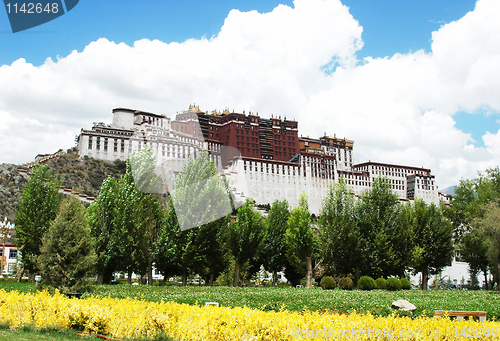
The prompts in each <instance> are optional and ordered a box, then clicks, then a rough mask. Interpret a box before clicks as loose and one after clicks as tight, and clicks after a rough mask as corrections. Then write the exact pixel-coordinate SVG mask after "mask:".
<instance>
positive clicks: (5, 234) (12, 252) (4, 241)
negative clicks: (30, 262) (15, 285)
mask: <svg viewBox="0 0 500 341" xmlns="http://www.w3.org/2000/svg"><path fill="white" fill-rule="evenodd" d="M14 228H15V225H14V224H11V223H10V222H9V221H8V220H7V217H5V219H4V220H3V221H0V257H1V265H0V269H1V270H0V272H1V275H11V274H13V272H14V269H15V267H16V265H17V256H18V250H17V247H16V246H15V245H14V244H13V243H12V238H13V236H14V233H15V229H14Z"/></svg>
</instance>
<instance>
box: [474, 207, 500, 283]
mask: <svg viewBox="0 0 500 341" xmlns="http://www.w3.org/2000/svg"><path fill="white" fill-rule="evenodd" d="M478 225H479V229H480V231H481V232H482V235H483V236H485V237H486V246H487V256H488V258H489V260H490V262H491V263H492V264H493V266H492V273H493V275H494V277H495V282H496V283H497V289H498V291H500V284H499V283H500V207H499V206H498V204H497V203H494V204H490V205H489V206H488V207H487V208H486V212H485V215H484V217H483V218H482V219H481V220H480V221H479V222H478Z"/></svg>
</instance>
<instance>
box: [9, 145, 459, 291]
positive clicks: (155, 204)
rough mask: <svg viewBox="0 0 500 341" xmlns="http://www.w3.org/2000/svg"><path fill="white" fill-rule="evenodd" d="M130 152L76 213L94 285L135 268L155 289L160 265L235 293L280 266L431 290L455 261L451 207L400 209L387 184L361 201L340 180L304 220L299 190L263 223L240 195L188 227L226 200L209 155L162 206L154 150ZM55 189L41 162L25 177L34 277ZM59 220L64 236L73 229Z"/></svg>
mask: <svg viewBox="0 0 500 341" xmlns="http://www.w3.org/2000/svg"><path fill="white" fill-rule="evenodd" d="M137 157H138V158H141V160H142V161H141V162H139V163H138V164H139V166H138V167H133V165H134V160H132V162H130V161H129V162H127V170H126V173H125V174H124V175H123V176H122V177H121V178H120V179H119V180H114V179H113V178H108V179H106V180H105V181H104V182H103V184H102V188H101V191H100V194H99V196H98V197H97V200H96V201H95V202H94V203H92V204H91V205H90V207H88V208H87V209H86V210H85V209H84V208H83V207H82V209H83V211H84V214H83V215H82V217H83V218H79V219H80V220H81V221H80V222H79V223H78V224H79V225H81V230H85V231H88V233H89V237H88V238H87V239H88V240H90V241H91V243H92V246H93V247H92V251H91V252H90V251H89V255H90V256H89V257H90V258H88V259H87V261H86V262H85V263H86V264H89V266H90V265H91V268H92V270H93V273H94V274H96V275H97V283H98V284H106V283H110V282H111V279H112V276H113V274H114V273H116V272H123V273H126V274H127V275H128V278H129V282H130V281H131V275H132V273H135V274H138V275H140V276H147V278H148V283H149V284H152V283H153V279H152V271H153V268H155V269H156V270H157V271H158V272H159V273H161V274H162V275H163V276H164V278H168V277H172V276H180V277H181V280H182V284H183V285H186V284H187V281H188V277H189V276H190V275H193V274H197V275H199V276H200V277H201V278H202V279H203V280H204V281H205V284H207V285H212V284H213V283H214V281H215V280H216V279H217V278H220V276H222V275H223V274H225V275H227V274H228V273H230V274H231V276H232V285H233V286H238V285H241V283H242V279H241V276H242V275H244V276H245V278H247V279H248V278H250V277H251V276H252V274H256V273H257V272H258V271H259V270H260V269H261V266H264V268H265V269H266V270H267V271H269V272H271V273H272V278H273V284H276V282H277V273H278V272H280V271H284V272H285V276H286V277H287V279H288V280H289V281H290V282H291V283H292V284H293V285H295V284H299V283H300V280H301V279H303V278H305V281H306V286H307V287H311V286H312V282H313V279H316V280H317V281H319V279H320V278H321V277H323V276H325V275H329V276H334V277H345V276H352V277H353V279H354V283H355V284H357V282H358V279H359V278H360V277H361V275H366V276H371V277H373V278H379V277H385V278H388V277H391V276H394V277H399V278H404V277H407V276H408V275H409V274H410V273H411V272H413V273H421V274H422V281H421V283H422V288H423V289H426V288H427V280H428V278H429V276H431V275H434V274H437V273H439V272H440V271H441V270H442V269H443V268H444V267H445V266H447V265H450V264H451V259H452V257H453V255H454V251H455V246H456V240H457V239H456V238H455V239H454V233H455V234H456V233H457V228H456V226H457V222H456V221H454V220H453V219H452V215H451V212H452V211H451V210H450V209H444V208H443V207H441V206H439V205H435V204H430V205H428V204H426V203H425V202H424V201H422V200H415V201H414V202H413V203H410V202H407V203H403V204H401V203H400V202H399V199H398V197H397V195H396V194H395V193H393V192H392V188H391V185H390V184H389V182H388V181H387V179H385V178H382V177H379V178H377V179H374V182H373V186H372V187H371V188H370V189H369V190H367V191H366V192H364V193H363V194H362V195H361V196H360V197H359V198H356V197H355V195H354V193H353V192H352V190H351V189H350V188H349V186H347V185H346V183H345V182H343V181H342V180H340V181H339V182H338V183H335V184H332V185H331V186H330V188H329V190H328V194H327V196H326V197H325V198H324V201H323V204H322V208H321V212H320V214H319V215H318V217H315V216H314V215H311V212H310V211H309V208H308V202H307V197H306V196H305V194H301V196H300V199H299V205H298V206H296V207H294V208H290V207H289V204H288V202H287V201H286V200H283V201H275V202H274V203H272V205H270V209H269V211H268V214H267V217H264V216H263V215H262V214H261V213H259V212H258V211H257V210H256V209H255V205H254V203H253V202H252V200H251V199H247V200H246V202H245V203H244V204H243V205H242V206H241V207H239V208H238V209H235V208H234V207H232V210H233V212H232V213H226V214H225V215H220V214H219V215H218V216H214V217H212V218H210V217H209V218H210V219H208V220H207V217H201V218H199V219H201V220H200V221H204V223H203V224H201V225H196V226H198V227H195V228H188V229H184V228H182V226H183V224H184V221H185V220H186V219H188V220H189V219H191V220H193V219H194V220H193V221H196V219H197V217H198V216H199V214H200V212H201V210H200V207H203V206H200V205H202V201H203V200H201V199H202V198H203V196H207V193H208V196H210V197H215V198H218V199H217V200H216V201H213V200H212V201H208V204H206V203H205V205H208V207H210V210H211V211H213V212H222V211H221V210H220V208H218V207H212V206H213V205H217V204H216V202H220V201H221V200H220V198H222V197H226V198H230V192H229V190H228V188H227V186H226V184H225V182H224V181H222V180H221V179H220V177H219V175H218V173H217V171H216V170H215V167H214V166H213V164H212V163H211V162H210V159H209V155H208V153H201V154H200V155H199V156H198V158H196V160H191V161H189V162H188V163H186V164H185V166H184V168H183V172H182V173H181V174H179V175H178V176H177V177H176V179H175V182H174V185H175V186H174V188H175V191H171V192H170V193H168V195H167V197H166V200H162V197H161V195H159V194H155V193H154V192H155V191H153V190H151V189H153V188H156V187H158V179H157V178H155V176H153V167H154V165H155V163H156V162H155V160H154V158H153V157H152V153H151V151H148V150H147V149H145V150H144V151H143V153H142V154H140V155H139V156H137ZM135 162H137V160H135ZM40 179H41V180H40ZM141 179H142V180H141ZM214 179H216V180H214ZM194 184H198V186H195V185H194ZM199 184H203V186H202V187H203V188H201V187H200V186H199ZM37 186H38V187H40V188H38V189H36V190H35V188H37ZM57 188H58V187H57V180H53V179H51V175H50V171H49V170H48V169H46V168H43V167H42V168H40V169H38V170H35V171H34V172H33V173H32V175H31V176H30V180H29V182H28V184H27V185H26V186H25V188H24V191H23V197H22V198H21V200H20V204H19V207H18V214H17V216H16V230H17V238H18V245H19V247H20V249H21V254H22V266H23V268H24V270H25V271H27V272H28V273H29V274H35V273H39V272H41V271H45V273H46V274H48V272H47V271H48V270H47V268H46V267H44V266H45V265H43V262H53V260H50V261H49V260H48V259H47V258H46V257H45V258H44V257H41V250H42V251H43V250H44V246H43V245H44V244H46V243H48V240H49V239H53V238H57V237H56V235H54V234H51V235H50V234H47V236H46V237H44V236H45V234H46V233H47V231H48V230H49V229H50V228H51V227H52V226H54V225H57V224H56V223H55V220H57V218H59V216H60V215H61V214H62V211H63V207H65V206H64V204H63V206H61V209H60V208H59V207H60V203H61V198H60V196H59V195H58V194H57ZM207 188H208V190H206V189H207ZM190 203H191V204H190ZM195 203H196V204H195ZM72 205H76V204H72ZM176 205H177V207H180V206H179V205H182V207H183V209H182V210H178V209H175V208H176ZM80 206H81V205H80ZM452 207H453V206H452ZM65 210H66V209H65ZM207 211H209V210H207ZM179 212H182V214H179ZM203 212H205V211H203ZM444 213H446V215H445V214H444ZM66 215H67V213H66ZM61 219H62V218H61ZM203 219H205V220H203ZM62 220H63V221H65V222H66V225H68V226H70V227H69V229H71V226H73V225H75V224H76V223H75V222H71V223H70V222H69V220H68V218H65V219H62ZM207 221H208V222H207ZM190 223H192V222H190ZM78 224H76V225H78ZM59 225H61V223H59ZM461 226H462V225H461ZM461 229H463V226H462V227H461ZM463 235H466V234H465V233H463ZM81 236H84V234H80V237H78V238H80V239H81V238H83V237H81ZM44 238H45V239H44ZM68 238H70V237H68ZM66 244H68V242H66ZM460 245H462V244H460ZM40 246H42V247H41V248H40ZM51 252H52V253H54V252H59V251H54V250H52V251H51ZM76 257H80V258H82V256H81V254H80V255H79V256H76ZM82 259H83V258H82ZM91 272H92V271H91ZM89 273H90V272H89ZM228 284H229V283H228Z"/></svg>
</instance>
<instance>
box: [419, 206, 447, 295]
mask: <svg viewBox="0 0 500 341" xmlns="http://www.w3.org/2000/svg"><path fill="white" fill-rule="evenodd" d="M412 225H413V236H414V241H413V245H414V247H413V251H412V265H413V268H414V270H415V272H421V273H422V290H427V281H428V279H429V275H435V274H437V273H439V271H441V269H442V268H444V267H445V266H447V265H450V264H451V258H452V257H453V253H454V250H455V248H454V245H453V226H452V224H451V222H450V221H449V220H448V219H447V218H445V217H444V215H443V213H442V212H441V209H440V208H439V206H436V205H435V204H433V203H432V204H430V205H427V204H426V203H425V202H424V201H423V200H421V199H417V200H415V202H414V206H413V217H412Z"/></svg>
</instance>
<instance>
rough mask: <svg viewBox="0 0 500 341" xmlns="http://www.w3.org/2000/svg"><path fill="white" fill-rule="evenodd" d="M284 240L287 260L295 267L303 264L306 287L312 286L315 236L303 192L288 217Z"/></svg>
mask: <svg viewBox="0 0 500 341" xmlns="http://www.w3.org/2000/svg"><path fill="white" fill-rule="evenodd" d="M285 240H286V246H287V257H288V260H289V261H290V263H292V264H293V265H294V266H295V267H297V268H301V267H303V266H304V265H305V269H306V287H307V288H312V277H313V269H312V257H313V252H314V245H315V236H314V233H313V231H312V228H311V213H310V212H309V204H308V203H307V197H306V195H305V193H304V192H302V193H301V194H300V198H299V206H295V207H294V208H293V210H292V213H291V214H290V217H289V218H288V228H287V230H286V235H285Z"/></svg>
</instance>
